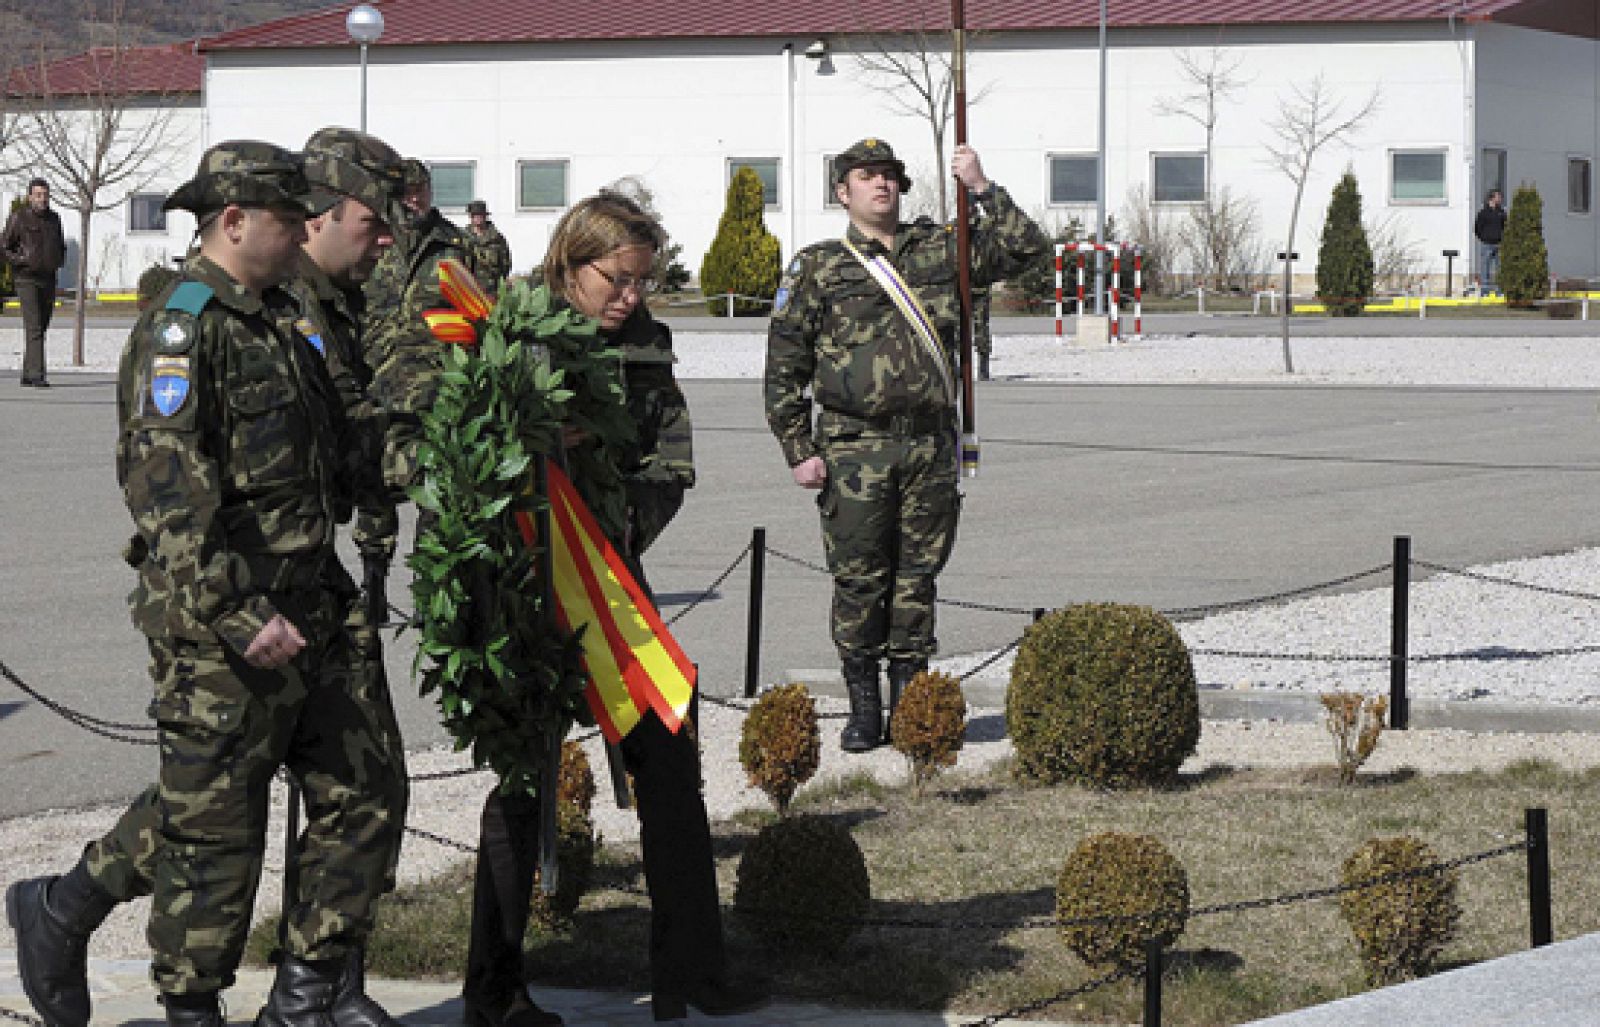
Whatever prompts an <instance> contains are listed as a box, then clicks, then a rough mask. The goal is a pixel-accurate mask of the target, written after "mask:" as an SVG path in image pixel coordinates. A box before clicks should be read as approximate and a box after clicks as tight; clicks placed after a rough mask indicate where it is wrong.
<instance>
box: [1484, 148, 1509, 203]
mask: <svg viewBox="0 0 1600 1027" xmlns="http://www.w3.org/2000/svg"><path fill="white" fill-rule="evenodd" d="M1480 170H1481V172H1482V174H1481V176H1480V177H1481V178H1482V192H1483V195H1482V196H1480V197H1478V199H1479V200H1480V201H1482V200H1486V199H1488V198H1489V194H1490V193H1491V192H1498V193H1499V194H1500V195H1502V196H1504V195H1505V192H1506V151H1504V150H1501V149H1498V148H1496V147H1492V146H1491V147H1484V150H1483V167H1482V168H1481V169H1480Z"/></svg>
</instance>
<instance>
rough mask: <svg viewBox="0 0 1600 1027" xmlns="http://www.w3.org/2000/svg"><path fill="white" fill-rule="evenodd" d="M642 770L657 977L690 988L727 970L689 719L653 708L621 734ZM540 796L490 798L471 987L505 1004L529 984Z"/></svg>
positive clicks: (632, 762) (627, 758)
mask: <svg viewBox="0 0 1600 1027" xmlns="http://www.w3.org/2000/svg"><path fill="white" fill-rule="evenodd" d="M622 757H623V762H624V764H625V765H626V766H627V768H628V772H629V773H630V774H632V775H633V789H634V799H635V801H636V802H637V803H638V810H639V834H640V847H641V848H642V849H643V850H644V873H645V883H646V885H647V886H648V888H649V891H650V980H651V988H652V990H655V991H670V992H674V993H681V992H683V991H684V990H685V989H686V988H689V987H692V986H694V985H695V984H698V983H699V982H701V981H703V980H709V979H718V978H721V977H722V976H723V971H724V968H725V965H726V962H727V957H726V954H725V951H724V949H723V941H722V915H721V911H720V910H719V909H718V905H717V878H716V867H715V864H714V863H713V862H712V853H711V825H710V822H709V820H708V819H707V817H706V806H705V800H704V799H703V798H702V797H701V795H700V754H699V752H698V750H697V749H696V748H695V741H694V738H693V737H692V736H691V734H690V731H689V729H688V727H687V726H685V727H684V728H683V729H682V730H680V731H678V733H677V734H673V733H672V732H671V731H668V730H667V726H666V725H665V724H663V723H662V722H661V719H660V718H659V717H657V716H656V715H655V714H654V713H653V712H652V713H650V714H648V715H646V716H645V718H644V719H643V720H642V721H640V722H639V724H638V726H637V727H635V728H634V729H633V730H632V731H631V732H629V734H628V735H627V737H626V738H624V739H623V740H622ZM538 852H539V803H538V800H537V799H534V798H531V797H528V796H515V797H507V796H504V795H501V794H500V793H499V792H493V793H491V794H490V795H489V798H488V799H487V800H486V801H485V802H484V804H483V819H482V823H481V833H480V834H479V837H478V864H477V878H476V880H475V881H474V882H473V893H472V933H471V938H470V940H469V942H468V948H467V973H466V984H465V989H464V990H465V992H466V994H467V995H469V996H471V997H472V998H474V999H475V1000H478V1001H482V1002H485V1003H489V1004H494V1005H499V1004H501V1003H503V1002H504V1001H505V999H506V997H507V996H508V995H510V994H511V993H512V992H513V990H514V989H516V988H519V987H521V985H522V973H521V969H522V936H523V932H524V930H525V929H526V928H527V924H528V903H529V900H530V899H531V898H532V896H533V872H534V869H535V868H536V866H537V865H538Z"/></svg>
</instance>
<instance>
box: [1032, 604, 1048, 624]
mask: <svg viewBox="0 0 1600 1027" xmlns="http://www.w3.org/2000/svg"><path fill="white" fill-rule="evenodd" d="M1047 612H1048V611H1046V610H1045V608H1044V607H1042V606H1035V607H1034V608H1033V622H1034V623H1035V624H1037V623H1039V622H1040V621H1042V620H1044V615H1045V613H1047Z"/></svg>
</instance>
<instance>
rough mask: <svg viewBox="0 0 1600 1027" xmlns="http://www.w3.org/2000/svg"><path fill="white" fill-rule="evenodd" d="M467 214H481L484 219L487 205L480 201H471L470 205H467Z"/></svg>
mask: <svg viewBox="0 0 1600 1027" xmlns="http://www.w3.org/2000/svg"><path fill="white" fill-rule="evenodd" d="M467 213H468V214H482V215H484V216H485V217H488V215H489V205H488V204H487V203H484V202H483V201H482V200H473V201H472V202H471V203H469V204H467Z"/></svg>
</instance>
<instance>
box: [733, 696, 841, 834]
mask: <svg viewBox="0 0 1600 1027" xmlns="http://www.w3.org/2000/svg"><path fill="white" fill-rule="evenodd" d="M821 761H822V735H821V733H820V731H819V729H818V727H817V707H816V704H815V703H813V702H812V701H811V694H810V693H809V692H807V691H806V686H805V685H801V684H791V685H780V686H779V687H777V688H774V689H772V690H771V691H769V692H767V693H766V694H765V695H763V696H762V697H761V698H760V699H757V700H756V703H755V705H754V706H752V707H751V708H750V713H749V715H748V716H746V717H745V719H744V727H743V729H742V730H741V731H740V733H739V763H740V765H741V766H743V767H744V771H745V774H746V776H747V777H748V779H749V782H750V785H751V787H753V788H759V789H761V790H762V791H763V792H765V793H766V794H767V798H769V799H771V800H772V804H773V806H775V807H776V808H777V810H778V815H779V816H783V815H784V814H786V813H788V811H789V800H791V799H793V798H794V793H795V791H796V790H798V789H799V787H800V786H801V785H803V784H805V783H806V782H807V781H809V780H811V775H813V774H815V773H816V772H817V765H818V764H819V763H820V762H821Z"/></svg>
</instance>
